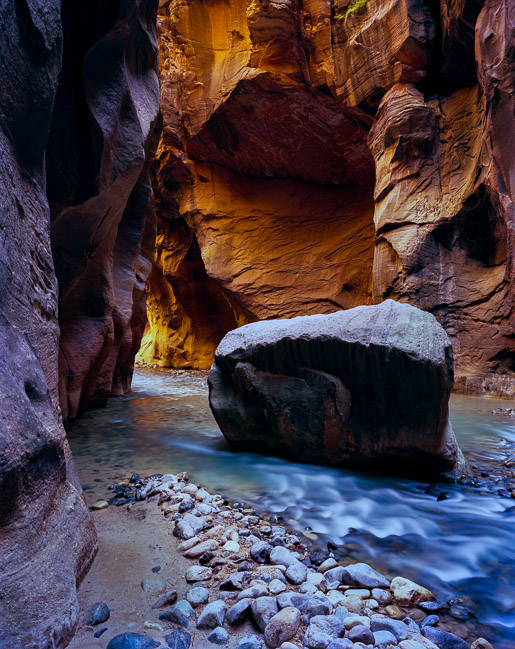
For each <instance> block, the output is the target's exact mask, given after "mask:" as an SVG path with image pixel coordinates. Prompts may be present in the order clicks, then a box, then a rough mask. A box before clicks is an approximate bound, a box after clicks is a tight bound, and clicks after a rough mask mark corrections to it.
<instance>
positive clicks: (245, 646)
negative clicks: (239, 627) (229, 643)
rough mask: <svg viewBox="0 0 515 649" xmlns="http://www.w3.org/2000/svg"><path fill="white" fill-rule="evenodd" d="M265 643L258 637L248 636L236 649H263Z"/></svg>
mask: <svg viewBox="0 0 515 649" xmlns="http://www.w3.org/2000/svg"><path fill="white" fill-rule="evenodd" d="M262 647H263V641H262V640H261V638H258V637H257V636H256V635H247V636H245V637H244V638H242V639H241V640H240V641H239V642H238V644H237V645H236V649H262Z"/></svg>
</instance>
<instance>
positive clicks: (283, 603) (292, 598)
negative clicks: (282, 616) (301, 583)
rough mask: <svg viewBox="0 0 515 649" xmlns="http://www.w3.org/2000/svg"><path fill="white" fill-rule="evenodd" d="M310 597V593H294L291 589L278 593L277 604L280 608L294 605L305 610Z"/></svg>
mask: <svg viewBox="0 0 515 649" xmlns="http://www.w3.org/2000/svg"><path fill="white" fill-rule="evenodd" d="M309 599H310V598H309V596H308V595H304V594H303V593H294V592H291V591H290V592H287V593H281V594H280V595H278V596H277V604H278V606H279V608H286V607H287V606H294V607H295V608H298V609H299V610H300V611H305V610H306V606H307V603H308V600H309Z"/></svg>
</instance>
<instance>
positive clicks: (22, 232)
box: [0, 0, 96, 649]
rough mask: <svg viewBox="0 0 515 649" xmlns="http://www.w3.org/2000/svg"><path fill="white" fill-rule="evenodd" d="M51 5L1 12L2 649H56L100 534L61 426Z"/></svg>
mask: <svg viewBox="0 0 515 649" xmlns="http://www.w3.org/2000/svg"><path fill="white" fill-rule="evenodd" d="M60 5H61V3H60V2H58V1H57V0H45V1H43V0H41V1H37V0H33V1H31V2H28V3H25V4H24V7H25V10H24V11H21V10H19V11H18V9H17V6H19V5H18V3H15V2H7V3H3V4H2V8H1V9H0V23H1V24H2V38H1V39H0V78H1V79H2V91H1V92H0V115H1V119H0V185H1V187H2V191H0V233H1V235H0V260H1V261H0V347H1V349H2V354H1V355H0V494H1V496H0V593H1V595H0V646H2V647H9V648H12V649H21V648H22V647H24V648H25V647H27V648H28V647H30V648H31V649H46V648H47V647H48V648H50V647H56V646H64V645H65V644H66V642H67V641H68V640H69V639H70V637H71V635H72V633H73V630H74V628H75V625H76V623H77V617H78V614H79V607H78V603H77V597H76V582H77V580H79V579H80V578H81V575H82V574H83V573H84V571H85V570H86V568H87V567H88V565H89V562H90V560H91V559H92V555H93V553H94V551H95V547H96V533H95V530H94V528H93V524H92V522H91V519H90V518H89V514H88V510H87V508H86V505H85V504H84V502H83V500H82V493H81V487H80V485H79V483H78V480H77V477H76V472H75V468H74V465H73V462H72V460H71V454H70V450H69V446H68V442H67V441H66V437H65V432H64V428H63V426H62V423H61V420H60V413H59V398H58V367H57V361H58V340H59V327H58V320H57V302H58V298H57V296H58V285H57V280H56V277H55V273H54V267H53V261H52V252H51V247H50V228H49V216H50V214H49V207H48V201H47V198H46V195H45V170H44V156H45V148H46V143H47V138H48V130H49V124H50V119H51V114H52V106H53V101H54V96H55V92H56V89H57V83H58V79H59V71H60V60H61V51H62V35H61V17H60Z"/></svg>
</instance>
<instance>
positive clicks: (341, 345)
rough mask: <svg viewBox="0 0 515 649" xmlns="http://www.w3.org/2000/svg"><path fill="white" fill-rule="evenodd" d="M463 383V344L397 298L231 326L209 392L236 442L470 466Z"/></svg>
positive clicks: (374, 460) (430, 465) (308, 457)
mask: <svg viewBox="0 0 515 649" xmlns="http://www.w3.org/2000/svg"><path fill="white" fill-rule="evenodd" d="M452 385H453V361H452V346H451V343H450V341H449V339H448V337H447V335H446V333H445V331H444V330H443V328H442V327H441V326H440V324H439V323H438V322H437V320H436V319H435V317H434V316H433V315H432V314H430V313H427V312H424V311H421V310H420V309H417V308H416V307H414V306H411V305H408V304H401V303H398V302H394V301H393V300H386V301H384V302H382V303H381V304H378V305H373V306H359V307H356V308H353V309H348V310H346V311H338V312H336V313H332V314H329V315H313V316H302V317H297V318H292V319H290V320H288V319H283V320H266V321H261V322H254V323H252V324H248V325H245V326H243V327H240V328H239V329H235V330H234V331H231V332H229V333H228V334H227V335H226V336H225V337H224V339H223V340H222V342H221V343H220V345H219V346H218V348H217V350H216V353H215V360H214V363H213V365H212V367H211V371H210V373H209V398H210V405H211V409H212V411H213V413H214V416H215V418H216V420H217V422H218V425H219V426H220V428H221V430H222V432H223V434H224V436H225V438H226V439H227V442H228V444H229V446H230V447H231V449H232V450H234V451H238V450H251V451H252V450H254V451H256V450H257V451H259V452H263V451H268V452H270V453H272V454H275V455H283V456H287V457H289V458H291V459H294V460H297V461H298V460H301V461H306V462H316V463H321V464H337V465H341V466H354V467H358V468H363V467H367V468H381V469H382V470H384V468H385V467H389V468H391V469H392V470H396V471H401V472H404V473H406V474H411V475H413V474H414V473H415V472H417V471H418V472H419V474H420V471H421V470H422V471H424V472H425V473H435V474H439V473H446V472H449V471H453V470H461V469H462V468H463V466H464V461H463V456H462V455H461V452H460V451H459V448H458V446H457V443H456V439H455V437H454V433H453V432H452V428H451V425H450V422H449V417H448V400H449V395H450V391H451V388H452ZM420 404H424V407H423V408H421V407H420ZM328 439H329V440H331V443H330V444H328V443H327V442H326V440H328ZM382 583H384V582H382ZM377 585H378V586H380V585H381V584H380V583H378V584H377Z"/></svg>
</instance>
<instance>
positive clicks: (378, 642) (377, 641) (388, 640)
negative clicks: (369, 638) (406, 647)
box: [374, 631, 397, 648]
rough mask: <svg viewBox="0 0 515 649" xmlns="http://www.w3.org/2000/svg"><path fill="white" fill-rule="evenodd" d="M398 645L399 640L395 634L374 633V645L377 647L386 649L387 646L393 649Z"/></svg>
mask: <svg viewBox="0 0 515 649" xmlns="http://www.w3.org/2000/svg"><path fill="white" fill-rule="evenodd" d="M396 644H397V640H396V638H395V636H394V635H393V633H390V631H376V632H375V633H374V645H375V646H376V647H381V648H382V647H385V648H386V646H387V645H389V646H391V647H393V646H395V645H396Z"/></svg>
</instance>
